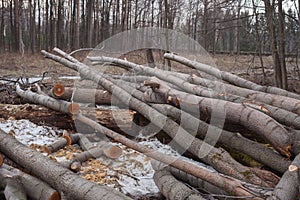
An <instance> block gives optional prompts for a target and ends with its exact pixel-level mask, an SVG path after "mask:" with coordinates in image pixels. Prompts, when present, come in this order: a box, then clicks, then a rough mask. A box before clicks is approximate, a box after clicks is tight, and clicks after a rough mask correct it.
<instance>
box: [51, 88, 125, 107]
mask: <svg viewBox="0 0 300 200" xmlns="http://www.w3.org/2000/svg"><path fill="white" fill-rule="evenodd" d="M55 88H56V87H55V86H54V87H53V88H52V91H51V95H50V96H52V97H54V98H57V99H62V100H66V101H70V100H71V99H72V98H73V99H72V100H73V101H74V102H80V103H95V104H98V105H112V103H113V105H120V106H122V104H121V103H120V102H119V101H117V100H113V99H112V95H111V94H110V93H109V92H107V91H105V90H99V89H88V88H71V87H66V88H65V87H63V86H62V87H61V88H64V89H63V90H62V91H63V92H61V90H60V91H56V89H55ZM57 88H58V87H57Z"/></svg>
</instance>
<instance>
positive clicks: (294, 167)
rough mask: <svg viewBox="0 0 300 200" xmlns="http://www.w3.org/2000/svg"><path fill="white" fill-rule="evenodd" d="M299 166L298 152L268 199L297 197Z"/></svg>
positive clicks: (299, 155)
mask: <svg viewBox="0 0 300 200" xmlns="http://www.w3.org/2000/svg"><path fill="white" fill-rule="evenodd" d="M299 168H300V154H298V155H297V156H296V157H295V159H294V161H293V162H292V164H291V165H290V166H289V169H288V170H287V171H286V172H285V173H284V175H283V176H282V177H281V179H280V181H279V183H278V184H277V186H276V187H275V189H274V191H273V193H272V195H271V196H270V198H268V199H272V200H293V199H297V198H298V197H299V186H300V181H299V180H300V179H299Z"/></svg>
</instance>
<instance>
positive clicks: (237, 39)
mask: <svg viewBox="0 0 300 200" xmlns="http://www.w3.org/2000/svg"><path fill="white" fill-rule="evenodd" d="M240 18H241V0H238V5H237V20H236V28H235V46H234V47H235V50H234V52H235V53H236V54H237V55H240V44H241V42H240V37H241V34H240V28H241V19H240Z"/></svg>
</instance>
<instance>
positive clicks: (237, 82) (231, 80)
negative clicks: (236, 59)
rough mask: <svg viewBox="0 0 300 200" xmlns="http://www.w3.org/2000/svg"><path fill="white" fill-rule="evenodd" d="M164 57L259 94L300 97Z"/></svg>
mask: <svg viewBox="0 0 300 200" xmlns="http://www.w3.org/2000/svg"><path fill="white" fill-rule="evenodd" d="M164 57H165V58H166V59H169V60H173V61H176V62H179V63H181V64H184V65H186V66H188V67H191V68H194V69H197V70H200V71H203V72H205V73H207V74H210V75H212V76H215V77H216V78H218V79H220V80H225V81H227V82H229V83H232V84H234V85H237V86H240V87H244V88H248V89H251V90H256V91H261V92H266V93H271V94H277V95H282V96H287V97H291V98H295V99H299V100H300V95H298V94H295V93H292V92H288V91H286V90H283V89H280V88H277V87H271V86H261V85H258V84H256V83H253V82H251V81H248V80H246V79H243V78H241V77H239V76H236V75H234V74H231V73H229V72H224V71H220V70H219V69H217V68H215V67H212V66H209V65H206V64H202V63H199V62H196V61H191V60H189V59H187V58H184V57H182V56H178V55H175V54H170V53H166V54H165V55H164Z"/></svg>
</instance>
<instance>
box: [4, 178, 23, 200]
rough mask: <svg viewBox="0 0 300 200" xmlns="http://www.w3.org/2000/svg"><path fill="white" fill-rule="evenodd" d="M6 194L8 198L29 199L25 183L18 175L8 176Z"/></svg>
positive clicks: (16, 199) (14, 199)
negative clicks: (21, 181)
mask: <svg viewBox="0 0 300 200" xmlns="http://www.w3.org/2000/svg"><path fill="white" fill-rule="evenodd" d="M4 196H5V198H6V200H27V197H26V193H25V190H24V188H23V185H22V184H21V183H20V180H19V178H18V177H17V176H12V177H6V187H5V190H4Z"/></svg>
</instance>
